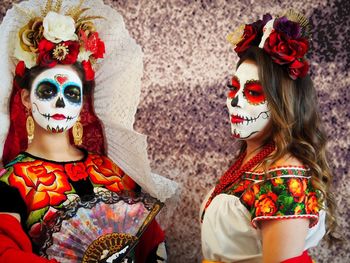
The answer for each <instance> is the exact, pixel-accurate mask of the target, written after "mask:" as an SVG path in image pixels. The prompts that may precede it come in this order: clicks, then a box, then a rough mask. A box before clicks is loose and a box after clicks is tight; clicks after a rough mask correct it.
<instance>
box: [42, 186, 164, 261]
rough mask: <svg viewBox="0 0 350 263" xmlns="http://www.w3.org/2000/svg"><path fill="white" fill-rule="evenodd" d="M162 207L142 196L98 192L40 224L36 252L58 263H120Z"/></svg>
mask: <svg viewBox="0 0 350 263" xmlns="http://www.w3.org/2000/svg"><path fill="white" fill-rule="evenodd" d="M162 205H163V204H162V203H161V202H159V201H158V200H157V199H155V198H153V197H151V196H149V195H148V194H144V193H139V194H137V196H136V195H135V193H130V192H124V193H123V194H116V193H113V192H109V191H101V192H99V193H98V194H96V196H94V197H93V198H92V199H90V200H88V201H83V200H80V199H79V198H78V199H76V200H75V201H72V202H71V203H69V204H68V205H66V206H64V207H62V209H60V210H59V211H58V212H57V213H56V215H55V216H54V218H52V219H51V220H50V221H48V222H45V221H43V227H45V228H46V230H47V231H46V241H45V242H44V244H43V246H42V250H41V252H40V253H41V254H42V255H43V256H46V257H48V258H50V259H52V258H55V259H56V260H58V261H59V262H61V263H66V262H67V263H68V262H84V263H94V262H121V261H122V260H123V259H124V258H126V257H127V256H128V253H129V252H130V251H131V250H132V248H134V247H135V245H136V244H137V242H138V239H139V237H140V236H141V235H142V233H143V232H144V230H145V229H146V228H147V226H148V224H149V223H150V222H151V221H152V219H153V218H154V217H155V216H156V215H157V214H158V212H159V211H160V209H161V207H162Z"/></svg>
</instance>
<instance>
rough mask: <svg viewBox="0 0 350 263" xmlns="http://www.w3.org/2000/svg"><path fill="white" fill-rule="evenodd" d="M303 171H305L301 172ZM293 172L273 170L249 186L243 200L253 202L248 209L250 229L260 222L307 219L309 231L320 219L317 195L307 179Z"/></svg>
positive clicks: (290, 170) (297, 172)
mask: <svg viewBox="0 0 350 263" xmlns="http://www.w3.org/2000/svg"><path fill="white" fill-rule="evenodd" d="M303 171H304V172H305V170H303ZM304 172H302V173H300V171H298V170H295V169H278V170H274V171H273V172H271V173H270V174H269V176H267V177H266V178H268V179H265V180H262V181H259V182H257V183H255V184H254V185H253V186H251V187H250V189H248V190H247V191H246V192H245V193H244V194H243V196H242V200H243V201H244V200H254V202H251V204H250V206H249V208H250V213H251V220H252V224H253V226H254V227H255V228H256V227H257V226H258V222H260V221H261V220H273V219H290V218H308V219H310V228H311V227H313V226H314V225H316V224H317V222H318V217H319V210H320V205H319V194H318V193H317V192H316V191H315V189H314V188H313V187H312V185H311V180H310V177H308V176H307V175H306V174H304Z"/></svg>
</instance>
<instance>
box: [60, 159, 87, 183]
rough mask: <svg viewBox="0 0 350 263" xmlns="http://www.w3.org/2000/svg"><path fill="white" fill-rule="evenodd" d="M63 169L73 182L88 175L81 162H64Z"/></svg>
mask: <svg viewBox="0 0 350 263" xmlns="http://www.w3.org/2000/svg"><path fill="white" fill-rule="evenodd" d="M64 170H65V171H66V173H67V175H68V177H69V178H70V179H71V180H72V181H74V182H76V181H79V180H81V179H85V178H86V177H88V174H87V172H86V167H85V165H84V164H83V163H68V164H65V165H64Z"/></svg>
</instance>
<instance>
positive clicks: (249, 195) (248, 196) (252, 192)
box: [242, 184, 260, 206]
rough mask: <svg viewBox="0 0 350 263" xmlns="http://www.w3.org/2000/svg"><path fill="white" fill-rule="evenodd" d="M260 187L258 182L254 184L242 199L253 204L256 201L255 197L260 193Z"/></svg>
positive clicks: (250, 204)
mask: <svg viewBox="0 0 350 263" xmlns="http://www.w3.org/2000/svg"><path fill="white" fill-rule="evenodd" d="M259 191H260V187H259V185H258V184H254V185H252V187H250V188H249V189H248V190H247V191H246V192H245V193H244V194H243V195H242V200H243V201H244V202H245V203H246V204H247V205H248V206H252V205H253V204H254V202H255V197H256V195H257V194H258V193H259Z"/></svg>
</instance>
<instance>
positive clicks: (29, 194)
mask: <svg viewBox="0 0 350 263" xmlns="http://www.w3.org/2000/svg"><path fill="white" fill-rule="evenodd" d="M0 36H1V37H0V46H1V48H0V53H1V58H2V59H1V62H0V71H1V76H2V80H1V89H0V90H1V94H0V95H1V97H0V106H1V131H0V139H1V147H0V148H1V149H0V151H1V153H2V152H3V155H2V162H3V165H4V169H3V170H2V171H1V176H0V187H1V190H0V197H1V199H0V262H57V261H58V262H122V260H124V261H125V262H161V261H165V259H166V254H165V251H164V250H165V248H164V243H163V242H164V232H163V231H162V229H161V228H160V227H159V225H158V224H157V222H156V221H155V219H154V217H155V216H156V215H157V213H158V212H159V210H160V208H161V206H162V203H163V202H165V201H167V200H169V199H171V197H172V196H173V195H174V193H175V191H176V188H177V186H176V184H175V183H173V182H171V181H170V180H168V179H165V178H163V177H160V176H158V175H156V174H153V173H151V171H150V167H149V163H148V158H147V152H146V146H147V143H146V138H145V136H143V135H141V134H138V133H136V132H135V131H134V130H133V122H134V114H135V112H136V108H137V104H138V100H139V96H140V84H141V76H142V69H143V66H142V51H141V49H140V47H139V46H138V45H137V44H136V43H135V41H134V40H133V39H132V38H131V37H130V36H129V34H128V32H127V31H126V29H125V25H124V23H123V20H122V17H121V16H120V15H119V14H118V13H117V12H116V11H115V10H113V9H112V8H110V7H109V6H106V5H104V4H103V2H102V0H98V1H95V0H87V1H82V0H80V1H79V0H75V1H65V2H63V1H62V0H58V1H56V2H53V1H50V0H48V1H47V2H46V4H45V5H44V6H42V3H39V1H34V0H30V1H23V2H21V3H20V4H18V5H15V6H14V7H13V8H12V9H11V10H9V11H8V12H7V14H6V16H5V18H4V20H3V22H2V24H1V27H0ZM11 88H12V91H11ZM105 141H106V143H105ZM106 155H108V157H106ZM147 193H148V194H147ZM39 255H40V256H39ZM45 257H46V258H45ZM56 260H57V261H56Z"/></svg>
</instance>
